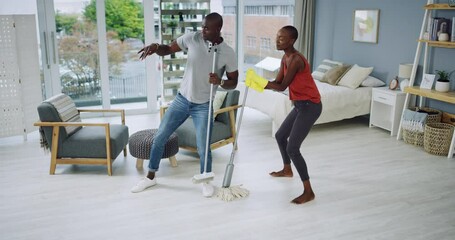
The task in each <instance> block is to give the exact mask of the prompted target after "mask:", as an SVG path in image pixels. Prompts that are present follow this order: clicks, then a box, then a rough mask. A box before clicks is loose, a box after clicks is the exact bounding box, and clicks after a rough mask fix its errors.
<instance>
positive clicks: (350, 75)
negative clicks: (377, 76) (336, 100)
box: [338, 64, 373, 89]
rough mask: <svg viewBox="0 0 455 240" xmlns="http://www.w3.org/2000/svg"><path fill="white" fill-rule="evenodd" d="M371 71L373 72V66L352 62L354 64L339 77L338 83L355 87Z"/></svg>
mask: <svg viewBox="0 0 455 240" xmlns="http://www.w3.org/2000/svg"><path fill="white" fill-rule="evenodd" d="M371 72H373V67H360V66H359V65H357V64H354V66H352V68H351V69H349V71H348V72H347V73H346V74H344V76H343V77H342V78H341V79H340V81H339V82H338V85H340V86H345V87H348V88H351V89H356V88H358V87H359V86H360V84H361V83H362V82H363V80H365V79H366V78H367V77H368V75H370V73H371Z"/></svg>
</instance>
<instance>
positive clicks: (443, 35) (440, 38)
mask: <svg viewBox="0 0 455 240" xmlns="http://www.w3.org/2000/svg"><path fill="white" fill-rule="evenodd" d="M438 41H440V42H447V41H449V34H448V33H440V34H439V36H438Z"/></svg>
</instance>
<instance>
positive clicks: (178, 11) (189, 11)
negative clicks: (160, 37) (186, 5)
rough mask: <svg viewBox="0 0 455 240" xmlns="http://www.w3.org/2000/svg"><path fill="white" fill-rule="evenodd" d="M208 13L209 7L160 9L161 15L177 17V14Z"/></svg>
mask: <svg viewBox="0 0 455 240" xmlns="http://www.w3.org/2000/svg"><path fill="white" fill-rule="evenodd" d="M209 13H210V10H209V9H172V10H164V9H163V10H161V15H176V16H177V17H176V19H178V16H179V14H182V15H207V14H209Z"/></svg>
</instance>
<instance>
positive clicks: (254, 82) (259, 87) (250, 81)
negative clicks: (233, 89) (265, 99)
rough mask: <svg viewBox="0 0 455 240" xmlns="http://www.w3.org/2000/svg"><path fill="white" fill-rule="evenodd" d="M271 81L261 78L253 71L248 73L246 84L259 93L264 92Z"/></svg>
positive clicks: (250, 70) (249, 70)
mask: <svg viewBox="0 0 455 240" xmlns="http://www.w3.org/2000/svg"><path fill="white" fill-rule="evenodd" d="M267 83H269V81H268V80H267V79H265V78H263V77H261V76H259V75H258V74H257V73H256V72H255V71H254V70H253V69H251V68H250V69H248V70H247V71H246V77H245V84H246V86H248V87H249V88H252V89H254V90H256V91H258V92H263V91H264V88H265V87H266V86H267Z"/></svg>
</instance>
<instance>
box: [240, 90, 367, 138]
mask: <svg viewBox="0 0 455 240" xmlns="http://www.w3.org/2000/svg"><path fill="white" fill-rule="evenodd" d="M315 82H316V84H317V86H318V89H319V92H320V94H321V101H322V114H321V116H320V117H319V119H318V120H317V121H316V124H321V123H327V122H334V121H339V120H343V119H349V118H353V117H356V116H362V115H366V114H369V113H370V106H371V87H359V88H356V89H350V88H347V87H343V86H333V85H330V84H327V83H323V82H319V81H315ZM238 89H239V90H240V92H241V95H242V96H240V97H241V98H240V99H243V93H244V91H245V85H244V84H243V83H239V86H238ZM245 105H246V106H247V107H251V108H254V109H257V110H259V111H261V112H263V113H265V114H267V115H268V116H269V117H271V118H272V122H273V126H272V134H274V133H275V131H276V130H277V129H278V127H279V126H280V125H281V123H282V122H283V121H284V119H285V118H286V116H287V114H288V113H289V112H290V111H291V109H292V103H291V101H290V100H289V97H288V96H287V95H286V94H283V93H281V92H276V91H272V90H265V91H264V92H263V93H258V92H256V91H254V90H250V91H248V97H247V101H246V104H245Z"/></svg>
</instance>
